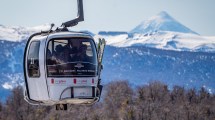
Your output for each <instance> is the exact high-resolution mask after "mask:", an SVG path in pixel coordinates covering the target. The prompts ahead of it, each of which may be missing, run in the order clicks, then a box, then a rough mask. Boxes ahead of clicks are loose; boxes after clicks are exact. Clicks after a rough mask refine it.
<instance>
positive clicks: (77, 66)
mask: <svg viewBox="0 0 215 120" xmlns="http://www.w3.org/2000/svg"><path fill="white" fill-rule="evenodd" d="M75 67H76V68H79V69H80V68H82V67H84V65H82V64H81V63H78V64H77V65H75Z"/></svg>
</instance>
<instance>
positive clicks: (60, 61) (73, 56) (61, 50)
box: [46, 38, 97, 77]
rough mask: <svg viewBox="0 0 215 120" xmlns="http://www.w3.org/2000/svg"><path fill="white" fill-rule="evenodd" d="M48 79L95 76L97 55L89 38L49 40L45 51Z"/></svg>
mask: <svg viewBox="0 0 215 120" xmlns="http://www.w3.org/2000/svg"><path fill="white" fill-rule="evenodd" d="M46 64H47V73H48V77H51V76H58V77H66V76H96V75H97V54H96V48H95V44H94V42H93V40H92V39H89V38H63V39H59V38H58V39H51V40H50V41H49V42H48V46H47V51H46Z"/></svg>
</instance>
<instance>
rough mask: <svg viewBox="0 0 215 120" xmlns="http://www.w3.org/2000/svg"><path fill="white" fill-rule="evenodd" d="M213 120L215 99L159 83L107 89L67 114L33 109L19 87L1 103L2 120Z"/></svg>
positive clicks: (121, 84)
mask: <svg viewBox="0 0 215 120" xmlns="http://www.w3.org/2000/svg"><path fill="white" fill-rule="evenodd" d="M43 119H44V120H119V119H121V120H214V119H215V95H212V94H209V93H208V92H207V91H206V90H205V89H204V88H202V89H200V90H199V91H196V90H195V89H189V90H185V89H184V88H183V87H179V86H174V87H173V89H172V90H169V89H168V86H167V85H165V84H162V83H160V82H152V83H149V84H148V85H141V86H137V87H135V88H133V87H131V86H130V84H129V83H128V82H127V81H115V82H111V83H109V84H107V85H105V90H104V91H103V95H102V100H101V101H100V102H99V103H96V104H95V105H92V106H86V105H71V106H69V109H68V110H67V111H56V110H55V106H52V107H44V106H31V105H29V104H27V103H26V102H25V101H24V99H23V90H22V87H20V86H19V87H16V88H14V89H13V90H12V92H11V95H10V96H9V97H8V98H7V99H6V101H5V103H3V102H0V120H43Z"/></svg>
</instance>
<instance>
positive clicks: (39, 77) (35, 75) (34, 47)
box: [25, 38, 49, 101]
mask: <svg viewBox="0 0 215 120" xmlns="http://www.w3.org/2000/svg"><path fill="white" fill-rule="evenodd" d="M41 39H42V38H41ZM43 39H44V40H30V42H29V43H28V46H27V49H26V53H25V78H26V80H25V82H26V90H27V94H28V97H29V99H30V100H34V101H46V100H48V99H49V98H48V89H47V83H46V79H45V72H44V52H42V51H44V44H45V42H44V41H45V38H43Z"/></svg>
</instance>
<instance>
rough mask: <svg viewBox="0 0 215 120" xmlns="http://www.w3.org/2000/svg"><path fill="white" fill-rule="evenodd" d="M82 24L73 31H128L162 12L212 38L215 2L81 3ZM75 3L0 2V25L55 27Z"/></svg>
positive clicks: (50, 0) (112, 0) (51, 0)
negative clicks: (49, 24) (46, 24)
mask: <svg viewBox="0 0 215 120" xmlns="http://www.w3.org/2000/svg"><path fill="white" fill-rule="evenodd" d="M83 1H84V14H85V21H84V22H81V23H79V25H78V26H77V27H74V28H73V29H74V30H90V31H92V32H94V33H97V32H98V31H100V30H111V31H130V30H131V29H133V28H134V27H135V26H137V25H138V24H139V23H141V21H143V20H145V19H147V18H149V17H151V16H153V15H156V14H158V13H159V12H161V11H166V12H167V13H169V14H170V15H171V16H172V17H173V18H175V19H176V20H178V21H179V22H180V23H182V24H184V25H185V26H187V27H188V28H190V29H191V30H193V31H196V32H197V33H199V34H201V35H213V36H215V0H83ZM76 4H77V1H76V0H0V5H1V7H0V24H2V25H9V26H38V25H41V24H45V23H55V24H56V25H57V26H59V25H61V23H62V22H65V21H68V20H70V19H72V18H74V17H76V14H77V5H76Z"/></svg>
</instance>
